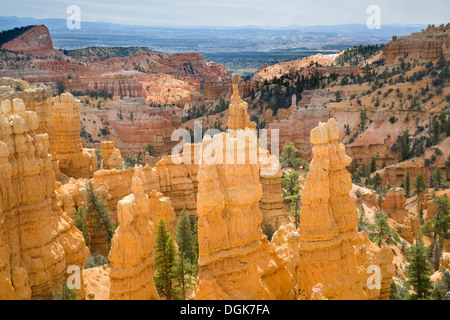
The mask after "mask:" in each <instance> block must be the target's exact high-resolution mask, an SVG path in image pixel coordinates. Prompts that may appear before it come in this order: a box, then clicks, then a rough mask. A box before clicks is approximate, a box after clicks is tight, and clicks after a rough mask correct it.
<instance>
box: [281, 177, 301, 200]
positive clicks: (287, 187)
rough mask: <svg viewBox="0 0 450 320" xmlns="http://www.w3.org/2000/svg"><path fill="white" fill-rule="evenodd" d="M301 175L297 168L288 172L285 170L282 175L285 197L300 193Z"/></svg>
mask: <svg viewBox="0 0 450 320" xmlns="http://www.w3.org/2000/svg"><path fill="white" fill-rule="evenodd" d="M299 176H300V174H299V173H298V172H297V171H295V170H292V171H290V172H287V173H286V172H285V171H283V174H282V176H281V186H282V188H283V195H284V198H285V199H287V198H288V197H292V196H297V194H298V193H299V190H300V184H299V182H298V178H299Z"/></svg>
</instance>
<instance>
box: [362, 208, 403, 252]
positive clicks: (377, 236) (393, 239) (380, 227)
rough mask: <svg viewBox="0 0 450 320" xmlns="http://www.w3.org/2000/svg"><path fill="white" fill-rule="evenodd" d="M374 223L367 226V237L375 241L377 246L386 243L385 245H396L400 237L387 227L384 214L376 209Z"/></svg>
mask: <svg viewBox="0 0 450 320" xmlns="http://www.w3.org/2000/svg"><path fill="white" fill-rule="evenodd" d="M375 219H376V220H375V224H370V225H369V226H368V230H369V239H370V241H372V242H374V243H376V244H377V245H378V246H379V247H381V246H382V245H383V243H386V244H387V245H396V244H397V243H398V242H399V241H400V238H399V236H398V234H397V233H395V232H394V231H392V230H391V228H389V224H388V222H387V218H386V216H385V215H384V214H383V213H382V212H380V211H378V212H377V213H375Z"/></svg>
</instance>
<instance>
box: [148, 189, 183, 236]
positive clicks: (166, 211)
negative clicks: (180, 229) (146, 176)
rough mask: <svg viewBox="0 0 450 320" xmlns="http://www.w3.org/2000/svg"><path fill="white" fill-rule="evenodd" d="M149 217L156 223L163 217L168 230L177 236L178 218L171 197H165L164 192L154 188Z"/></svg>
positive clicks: (151, 195) (151, 194)
mask: <svg viewBox="0 0 450 320" xmlns="http://www.w3.org/2000/svg"><path fill="white" fill-rule="evenodd" d="M149 217H150V219H151V220H152V221H153V222H154V224H155V225H156V224H157V223H158V221H159V220H160V219H163V220H164V222H165V223H166V226H167V230H168V231H169V232H170V233H171V234H172V236H173V237H175V230H176V225H177V220H176V215H175V211H174V210H173V207H172V203H171V201H170V198H168V197H163V195H162V193H161V192H158V191H156V190H152V192H151V193H150V211H149Z"/></svg>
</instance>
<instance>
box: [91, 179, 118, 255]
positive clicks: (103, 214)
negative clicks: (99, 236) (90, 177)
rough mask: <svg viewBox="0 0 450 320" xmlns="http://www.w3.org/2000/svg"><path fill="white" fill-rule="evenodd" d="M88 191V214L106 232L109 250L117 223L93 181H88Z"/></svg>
mask: <svg viewBox="0 0 450 320" xmlns="http://www.w3.org/2000/svg"><path fill="white" fill-rule="evenodd" d="M86 191H87V197H88V206H87V212H88V215H91V216H92V217H93V218H94V222H95V224H96V226H97V228H99V229H102V230H104V231H105V232H106V243H107V245H108V250H109V248H110V247H111V240H112V237H113V236H114V231H115V230H116V228H117V223H116V224H114V223H113V221H112V214H111V212H110V211H109V210H108V208H106V204H105V203H104V202H103V201H102V200H101V198H100V197H99V196H98V194H97V191H95V188H94V185H93V184H92V182H91V181H89V182H88V183H87V186H86Z"/></svg>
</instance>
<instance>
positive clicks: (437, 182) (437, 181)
mask: <svg viewBox="0 0 450 320" xmlns="http://www.w3.org/2000/svg"><path fill="white" fill-rule="evenodd" d="M432 177H433V178H432V181H433V185H432V186H433V188H434V189H435V190H436V191H437V190H439V189H440V188H442V187H443V185H444V176H443V175H442V171H441V169H439V168H436V170H434V172H433V175H432Z"/></svg>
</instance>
